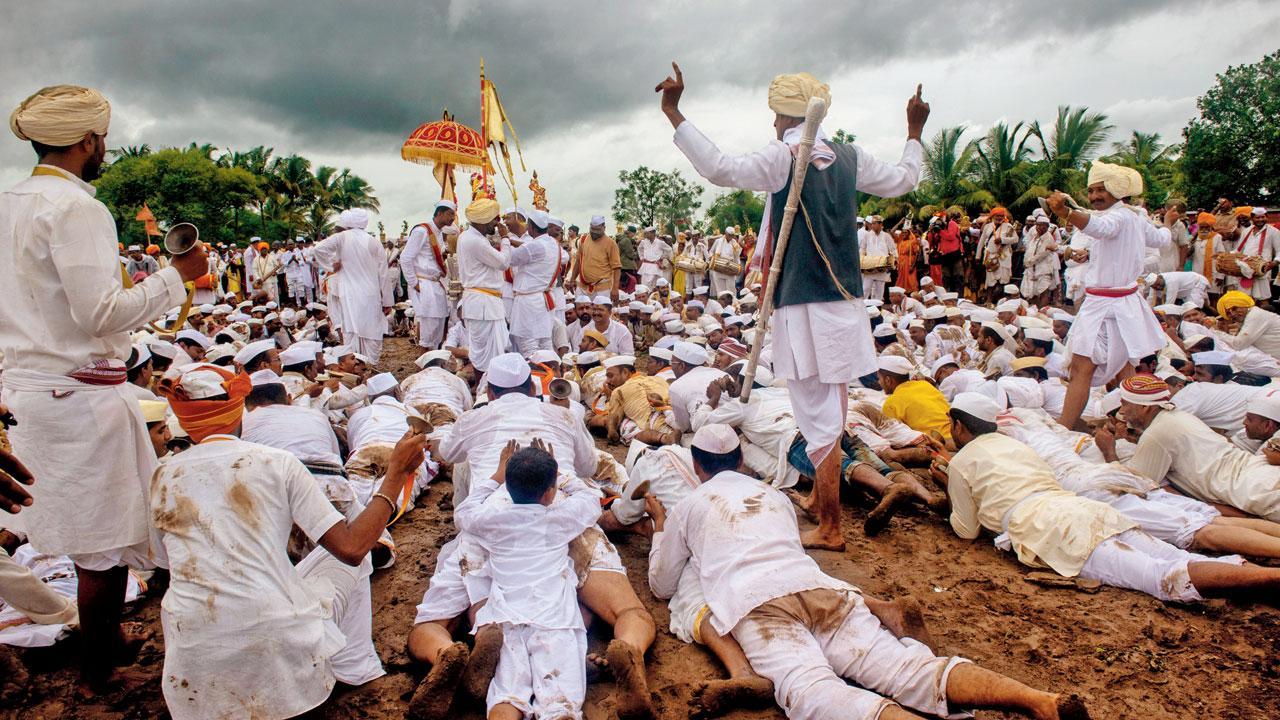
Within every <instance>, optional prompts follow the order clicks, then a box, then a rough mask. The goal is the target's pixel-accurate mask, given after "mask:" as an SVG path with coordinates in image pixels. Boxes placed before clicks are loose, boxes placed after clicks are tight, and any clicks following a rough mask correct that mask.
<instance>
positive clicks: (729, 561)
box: [649, 472, 842, 634]
mask: <svg viewBox="0 0 1280 720" xmlns="http://www.w3.org/2000/svg"><path fill="white" fill-rule="evenodd" d="M659 538H661V541H660V540H659ZM660 542H661V545H662V547H661V548H659V547H658V545H659V544H660ZM669 550H675V551H676V552H675V553H674V554H671V553H669V552H668V551H669ZM681 550H686V552H687V556H688V557H689V562H690V563H692V565H693V567H694V569H695V570H696V571H697V573H698V576H699V579H700V580H701V582H702V587H703V589H704V591H705V593H706V596H707V604H708V605H709V606H710V607H711V612H712V624H713V625H714V626H715V628H716V631H717V632H720V633H721V634H724V633H727V632H729V631H730V630H731V629H733V626H734V625H736V624H737V623H738V620H740V619H741V618H742V617H744V616H745V615H746V614H747V613H748V612H750V611H751V610H752V609H754V608H756V607H758V606H759V605H761V604H763V603H765V602H768V601H769V600H772V599H774V598H777V597H781V596H783V595H788V594H790V593H794V592H800V591H802V590H811V589H813V588H817V587H842V584H841V583H839V582H838V581H836V580H834V579H832V578H830V577H828V576H826V575H825V574H823V572H822V570H820V569H819V568H818V564H817V563H815V562H814V561H813V559H812V558H810V557H809V556H808V555H807V554H805V551H804V548H803V547H802V546H801V545H800V530H799V527H798V525H797V523H796V514H795V509H794V508H793V506H792V504H791V501H790V500H788V499H787V496H786V495H783V494H782V493H781V492H780V491H778V490H776V489H774V488H772V487H770V486H768V485H766V484H764V483H762V482H760V481H759V480H755V479H754V478H750V477H747V476H746V475H743V474H741V473H737V472H722V473H719V474H718V475H716V476H715V477H713V478H711V479H709V480H707V481H706V482H704V483H703V484H702V486H701V487H699V488H698V489H697V490H694V491H693V492H692V493H690V494H689V495H688V496H687V497H685V498H684V499H683V500H682V501H681V502H680V503H679V504H678V505H677V506H676V507H675V509H674V510H673V511H672V512H671V515H670V516H669V517H668V518H667V522H666V529H665V531H664V532H663V533H662V534H661V535H659V536H655V537H654V550H653V551H651V554H650V574H649V578H650V584H651V585H652V586H653V590H654V592H655V593H657V594H659V595H662V596H666V595H670V592H668V590H669V591H671V592H674V588H675V582H676V581H677V580H678V578H679V568H675V572H674V573H671V572H669V571H670V570H671V569H672V567H674V566H673V565H672V564H669V563H668V561H669V560H674V559H677V558H681V559H682V555H681V553H680V551H681ZM679 565H681V566H682V565H683V563H682V562H681V563H679ZM671 575H674V577H670V576H671ZM664 576H666V577H664ZM668 581H669V582H668Z"/></svg>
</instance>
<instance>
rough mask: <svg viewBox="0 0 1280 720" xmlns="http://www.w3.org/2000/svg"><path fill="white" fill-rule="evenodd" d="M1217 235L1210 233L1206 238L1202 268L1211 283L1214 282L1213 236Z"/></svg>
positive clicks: (1202, 273) (1201, 270)
mask: <svg viewBox="0 0 1280 720" xmlns="http://www.w3.org/2000/svg"><path fill="white" fill-rule="evenodd" d="M1215 237H1216V236H1215V235H1210V236H1209V237H1207V238H1205V239H1204V265H1203V266H1202V267H1201V268H1200V274H1201V275H1203V276H1204V277H1205V279H1206V280H1208V281H1209V284H1210V285H1212V284H1213V238H1215Z"/></svg>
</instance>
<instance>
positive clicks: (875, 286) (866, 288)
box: [862, 275, 889, 300]
mask: <svg viewBox="0 0 1280 720" xmlns="http://www.w3.org/2000/svg"><path fill="white" fill-rule="evenodd" d="M888 286H889V281H888V280H878V279H876V278H873V277H871V276H870V275H863V276H862V297H864V298H867V299H869V300H884V289H885V288H886V287H888Z"/></svg>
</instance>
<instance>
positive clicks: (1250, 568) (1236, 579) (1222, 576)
mask: <svg viewBox="0 0 1280 720" xmlns="http://www.w3.org/2000/svg"><path fill="white" fill-rule="evenodd" d="M1187 575H1189V576H1190V578H1191V584H1192V585H1194V586H1195V588H1196V591H1197V592H1199V593H1200V594H1201V595H1203V596H1205V597H1225V596H1230V595H1238V594H1242V593H1259V594H1262V593H1263V592H1270V593H1271V595H1270V597H1272V598H1275V597H1276V595H1275V593H1278V592H1280V568H1269V567H1259V566H1258V565H1252V564H1249V563H1245V564H1244V565H1228V564H1227V563H1219V562H1192V563H1187Z"/></svg>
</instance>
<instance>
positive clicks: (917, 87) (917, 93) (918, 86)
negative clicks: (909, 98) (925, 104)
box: [916, 83, 924, 100]
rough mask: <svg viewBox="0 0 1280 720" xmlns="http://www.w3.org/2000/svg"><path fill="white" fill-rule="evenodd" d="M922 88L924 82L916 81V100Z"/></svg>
mask: <svg viewBox="0 0 1280 720" xmlns="http://www.w3.org/2000/svg"><path fill="white" fill-rule="evenodd" d="M923 90H924V83H918V84H917V85H916V99H917V100H919V99H920V93H921V92H922V91H923Z"/></svg>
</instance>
